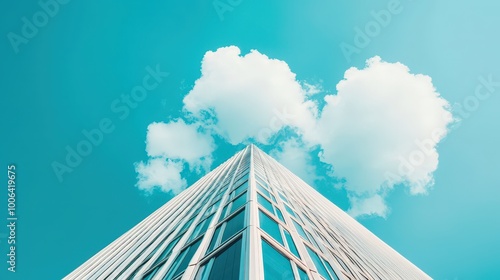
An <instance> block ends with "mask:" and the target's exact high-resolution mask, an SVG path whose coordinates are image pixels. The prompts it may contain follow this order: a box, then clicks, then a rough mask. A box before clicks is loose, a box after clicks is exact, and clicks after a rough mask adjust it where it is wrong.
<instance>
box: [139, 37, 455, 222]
mask: <svg viewBox="0 0 500 280" xmlns="http://www.w3.org/2000/svg"><path fill="white" fill-rule="evenodd" d="M336 91H337V92H336V94H326V93H323V92H322V89H321V85H311V84H308V83H307V82H305V81H299V80H297V78H296V75H295V74H294V73H293V72H292V71H291V69H290V68H289V66H288V64H287V63H286V62H284V61H282V60H278V59H273V58H269V57H267V56H266V55H264V54H262V53H260V52H258V51H257V50H252V51H250V52H249V53H248V54H245V55H242V54H241V51H240V49H239V48H237V47H235V46H230V47H224V48H219V49H217V50H216V51H208V52H207V53H206V54H205V56H204V57H203V60H202V63H201V75H200V77H199V78H198V79H197V80H196V81H195V83H194V86H193V88H192V89H191V90H190V91H189V92H188V93H187V95H186V96H185V97H184V100H183V102H184V106H183V118H182V119H178V120H173V121H171V122H169V123H153V124H151V125H150V126H149V127H148V135H147V141H146V142H147V143H146V150H147V153H148V156H149V157H150V159H149V160H148V161H147V162H146V163H143V162H141V163H137V164H136V171H137V172H138V174H139V175H138V178H139V182H138V184H137V185H138V187H139V188H140V189H151V188H153V187H155V186H157V187H159V188H160V189H161V190H164V191H165V190H167V191H169V190H171V191H173V192H174V193H176V192H178V191H179V190H181V189H183V188H185V181H182V179H180V178H182V176H180V175H179V174H180V173H181V172H182V170H183V167H184V166H188V167H189V169H190V170H195V171H197V172H205V171H208V170H209V168H210V166H211V163H212V161H213V157H212V154H213V152H214V151H215V149H216V144H215V140H214V139H220V141H222V142H225V143H229V144H232V145H237V144H241V143H249V142H253V143H260V144H263V145H269V146H271V145H272V146H273V147H274V149H273V150H272V151H271V154H272V155H273V156H274V157H275V158H276V159H278V160H279V161H280V162H281V163H283V164H284V165H285V166H287V167H288V168H290V169H291V170H292V171H294V172H296V173H297V174H298V175H299V176H300V177H301V178H303V179H304V180H305V181H307V182H308V183H310V184H314V182H315V181H316V180H317V179H319V178H324V177H328V176H330V177H336V178H343V181H344V182H345V184H344V185H343V187H344V188H345V189H346V190H347V192H348V196H349V200H350V202H351V209H350V210H349V211H350V214H351V215H353V216H355V217H358V216H363V215H375V216H382V217H386V216H387V214H388V212H389V207H388V206H387V204H386V202H385V200H386V196H387V194H388V193H390V191H391V190H392V189H393V188H394V187H395V186H397V185H403V186H406V187H407V188H408V190H409V193H410V194H411V195H417V194H427V193H428V191H429V189H430V188H431V187H432V186H433V184H434V179H433V173H434V172H435V170H436V169H437V166H438V162H439V160H438V159H439V154H438V152H437V145H438V143H439V142H440V141H441V140H442V139H443V138H444V137H445V136H446V134H447V132H448V126H449V124H450V123H451V122H452V121H453V116H452V114H451V113H450V106H449V104H448V102H447V101H446V100H445V99H443V98H442V97H441V96H440V94H439V93H438V92H437V91H436V89H435V87H434V86H433V84H432V80H431V78H430V77H429V76H426V75H422V74H412V73H411V72H410V69H409V68H408V67H407V66H405V65H403V64H401V63H399V62H398V63H389V62H385V61H383V60H382V59H381V58H380V57H373V58H370V59H368V60H367V63H366V66H365V67H364V68H362V69H357V68H350V69H348V70H347V71H346V72H345V75H344V79H343V80H341V81H340V82H339V83H338V84H337V88H336ZM318 94H320V96H323V98H324V101H325V102H324V103H325V104H326V105H325V106H324V107H323V108H321V109H320V108H319V106H318V104H317V103H316V102H315V101H314V100H313V95H314V99H317V95H318ZM218 141H219V140H218ZM314 151H316V152H314ZM317 151H320V152H319V154H318V153H317ZM160 160H161V163H159V162H158V161H160ZM320 163H321V164H326V166H328V167H329V168H330V170H331V172H329V173H328V174H318V170H317V168H316V165H317V164H320ZM174 170H175V171H176V172H177V173H176V174H175V175H174V174H173V173H175V172H173V171H174ZM157 174H166V175H168V176H169V178H171V179H172V180H171V184H172V187H171V188H169V187H168V186H167V185H168V184H169V183H167V182H166V181H161V180H159V179H157V177H156V176H157ZM332 187H333V186H332Z"/></svg>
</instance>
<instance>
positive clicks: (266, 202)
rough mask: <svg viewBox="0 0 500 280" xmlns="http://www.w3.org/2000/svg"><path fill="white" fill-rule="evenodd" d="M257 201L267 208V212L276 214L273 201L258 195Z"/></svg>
mask: <svg viewBox="0 0 500 280" xmlns="http://www.w3.org/2000/svg"><path fill="white" fill-rule="evenodd" d="M257 201H258V202H259V204H260V205H262V206H263V207H264V208H266V209H267V211H269V212H271V213H274V211H273V205H272V204H271V201H269V200H267V199H266V198H264V197H263V196H262V195H260V194H257Z"/></svg>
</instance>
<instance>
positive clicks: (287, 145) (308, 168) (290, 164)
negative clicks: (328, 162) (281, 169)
mask: <svg viewBox="0 0 500 280" xmlns="http://www.w3.org/2000/svg"><path fill="white" fill-rule="evenodd" d="M270 155H271V156H272V157H274V158H275V159H276V160H277V161H279V162H280V163H281V164H283V165H284V166H285V167H287V168H288V169H290V171H292V172H293V173H294V174H295V175H297V176H299V177H300V178H301V179H302V180H304V181H305V182H307V183H308V184H309V185H313V184H314V181H315V180H316V179H318V178H319V177H318V175H317V173H316V167H315V166H314V165H313V163H312V162H313V159H312V156H311V152H310V151H309V149H308V148H307V147H306V146H305V145H304V144H302V143H300V142H299V141H298V140H297V139H289V140H286V141H285V142H282V143H281V144H280V145H279V148H278V149H274V150H272V151H271V152H270Z"/></svg>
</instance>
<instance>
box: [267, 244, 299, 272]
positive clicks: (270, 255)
mask: <svg viewBox="0 0 500 280" xmlns="http://www.w3.org/2000/svg"><path fill="white" fill-rule="evenodd" d="M262 258H263V262H264V280H281V279H293V270H292V265H291V263H290V260H289V259H288V258H287V257H285V256H283V255H282V254H281V253H280V252H279V251H277V250H276V249H275V248H274V247H273V246H271V245H270V244H269V243H267V242H266V241H265V240H262Z"/></svg>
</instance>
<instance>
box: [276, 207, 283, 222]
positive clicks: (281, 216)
mask: <svg viewBox="0 0 500 280" xmlns="http://www.w3.org/2000/svg"><path fill="white" fill-rule="evenodd" d="M274 211H275V213H276V216H278V219H280V220H281V221H282V222H283V223H284V222H285V219H284V218H283V214H282V213H281V211H280V209H278V207H276V206H275V207H274Z"/></svg>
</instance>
